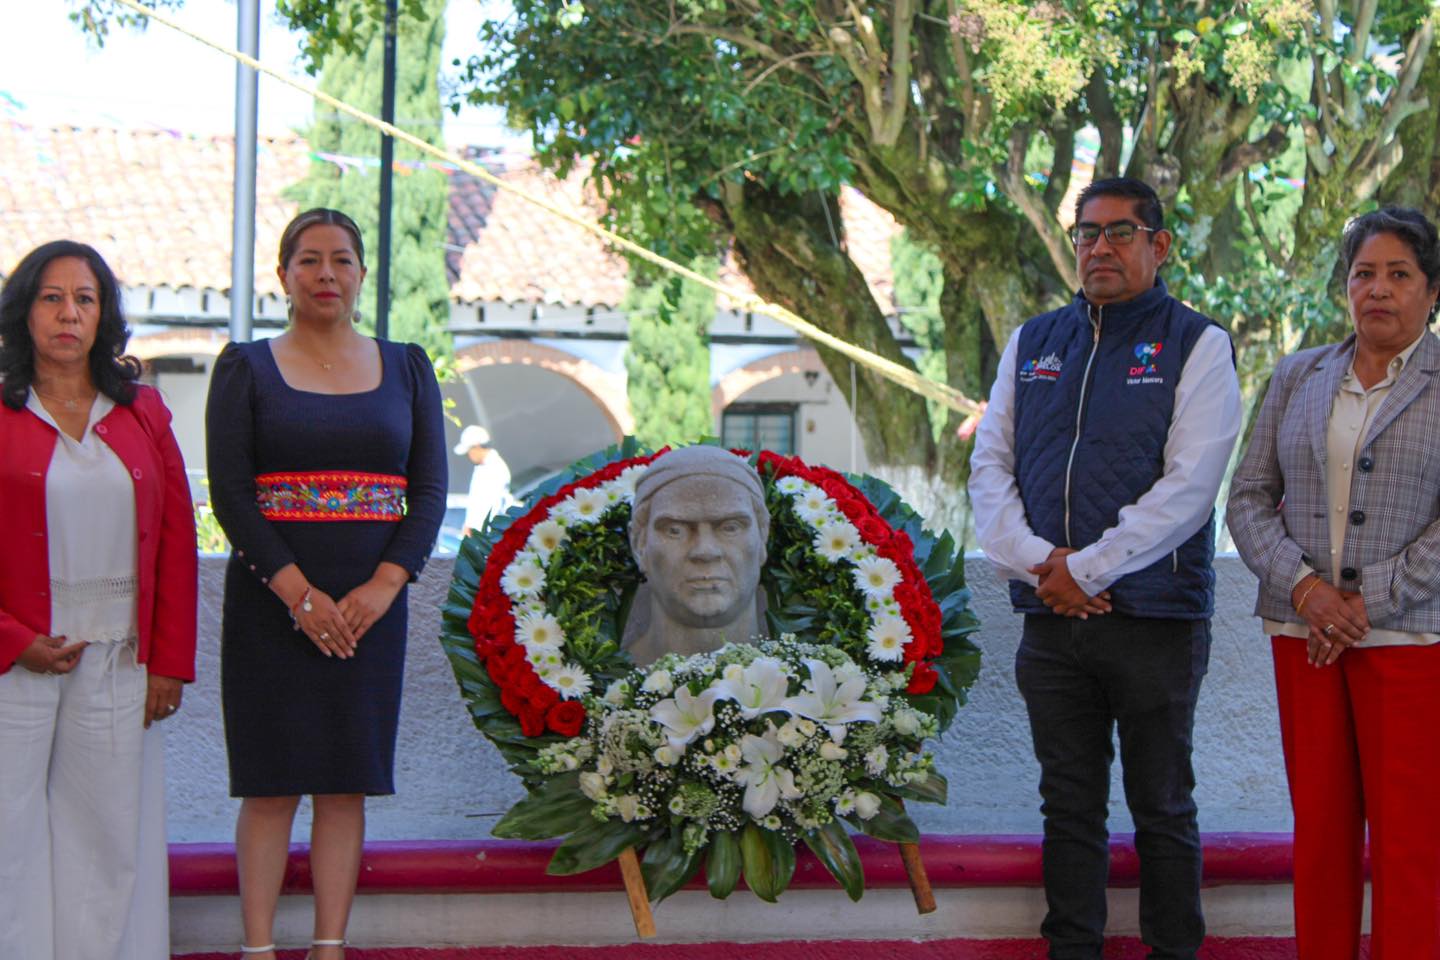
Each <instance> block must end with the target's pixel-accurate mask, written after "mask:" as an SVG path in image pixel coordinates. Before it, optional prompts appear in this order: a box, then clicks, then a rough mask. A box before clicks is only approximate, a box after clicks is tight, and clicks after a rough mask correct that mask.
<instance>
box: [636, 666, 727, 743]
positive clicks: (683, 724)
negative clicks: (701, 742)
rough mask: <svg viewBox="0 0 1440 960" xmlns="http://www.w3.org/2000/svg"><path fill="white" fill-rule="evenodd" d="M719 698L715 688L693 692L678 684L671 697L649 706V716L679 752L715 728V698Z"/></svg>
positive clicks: (718, 692)
mask: <svg viewBox="0 0 1440 960" xmlns="http://www.w3.org/2000/svg"><path fill="white" fill-rule="evenodd" d="M719 698H720V691H719V690H718V689H716V688H715V687H706V688H705V689H704V690H702V691H700V692H699V693H698V694H697V693H691V692H690V687H689V685H688V684H684V683H682V684H681V685H680V686H678V687H676V688H675V696H673V697H671V698H669V699H668V700H661V701H660V702H659V703H657V704H655V706H653V707H651V708H650V719H651V720H654V721H655V722H656V723H658V724H660V725H661V726H662V727H664V728H665V738H666V739H667V740H669V741H670V746H672V747H674V748H675V749H676V750H679V751H681V752H683V751H684V749H685V746H686V744H688V743H689V742H690V741H691V740H694V739H695V738H696V737H703V736H705V735H706V734H707V733H709V732H710V731H711V730H713V729H714V728H715V701H716V700H718V699H719Z"/></svg>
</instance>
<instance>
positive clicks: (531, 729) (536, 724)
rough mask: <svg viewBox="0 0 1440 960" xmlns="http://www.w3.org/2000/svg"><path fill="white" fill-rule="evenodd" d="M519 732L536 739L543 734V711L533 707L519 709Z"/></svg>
mask: <svg viewBox="0 0 1440 960" xmlns="http://www.w3.org/2000/svg"><path fill="white" fill-rule="evenodd" d="M520 732H521V733H523V734H524V735H525V736H527V737H538V736H540V734H542V733H544V732H545V711H544V710H536V709H535V708H534V707H521V708H520Z"/></svg>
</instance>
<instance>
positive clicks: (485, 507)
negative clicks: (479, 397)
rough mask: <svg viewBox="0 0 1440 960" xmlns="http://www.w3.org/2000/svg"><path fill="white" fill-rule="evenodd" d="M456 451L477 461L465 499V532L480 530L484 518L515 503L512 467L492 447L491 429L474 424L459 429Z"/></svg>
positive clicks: (471, 460)
mask: <svg viewBox="0 0 1440 960" xmlns="http://www.w3.org/2000/svg"><path fill="white" fill-rule="evenodd" d="M455 452H456V453H461V454H464V455H465V456H467V457H469V458H470V462H471V463H473V464H475V469H474V470H473V471H472V472H471V474H470V493H469V494H468V495H467V497H466V499H465V523H464V525H463V526H464V535H465V536H467V537H468V536H469V535H470V531H471V530H479V529H480V528H481V527H483V526H484V525H485V518H486V517H488V516H490V515H491V514H494V513H499V512H500V511H501V510H504V509H505V508H506V507H508V506H510V504H511V503H513V502H514V498H513V497H511V496H510V467H509V465H508V464H506V463H505V458H504V457H502V456H500V451H499V450H496V449H495V448H494V447H492V446H490V431H489V430H486V429H485V428H484V427H482V426H480V425H479V424H476V423H472V424H470V426H468V427H466V428H465V429H464V430H461V431H460V442H459V443H457V444H455Z"/></svg>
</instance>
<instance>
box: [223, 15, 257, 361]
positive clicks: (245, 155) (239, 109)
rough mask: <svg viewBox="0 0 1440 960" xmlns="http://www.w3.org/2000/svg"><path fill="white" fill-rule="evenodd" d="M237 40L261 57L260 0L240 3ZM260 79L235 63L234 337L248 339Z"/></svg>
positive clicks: (252, 309) (252, 289) (252, 295)
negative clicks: (256, 131) (256, 130)
mask: <svg viewBox="0 0 1440 960" xmlns="http://www.w3.org/2000/svg"><path fill="white" fill-rule="evenodd" d="M236 35H237V36H236V40H237V46H238V47H239V49H240V51H241V52H242V53H246V54H249V55H250V56H251V57H255V58H257V59H258V58H259V56H260V3H259V0H239V2H238V3H237V4H236ZM259 102H260V75H259V74H257V73H256V72H255V70H254V68H253V67H248V66H246V65H245V64H244V63H241V62H238V61H237V62H236V64H235V201H234V210H233V212H232V217H231V219H232V223H233V226H232V228H231V231H232V232H231V256H230V339H231V340H232V341H240V340H249V339H250V338H251V327H252V325H253V322H254V313H255V128H256V112H257V109H258V107H259Z"/></svg>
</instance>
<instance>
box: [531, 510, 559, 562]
mask: <svg viewBox="0 0 1440 960" xmlns="http://www.w3.org/2000/svg"><path fill="white" fill-rule="evenodd" d="M564 542H565V528H564V527H563V526H561V525H560V523H559V521H556V520H546V521H544V522H543V523H537V524H535V526H534V527H533V528H532V529H531V531H530V536H529V538H528V539H526V541H525V549H526V550H529V551H532V552H533V553H534V554H535V555H536V556H537V557H539V558H540V561H541V562H542V563H543V562H544V561H546V560H549V559H550V554H552V553H554V552H555V551H556V550H558V549H560V545H561V544H562V543H564Z"/></svg>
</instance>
